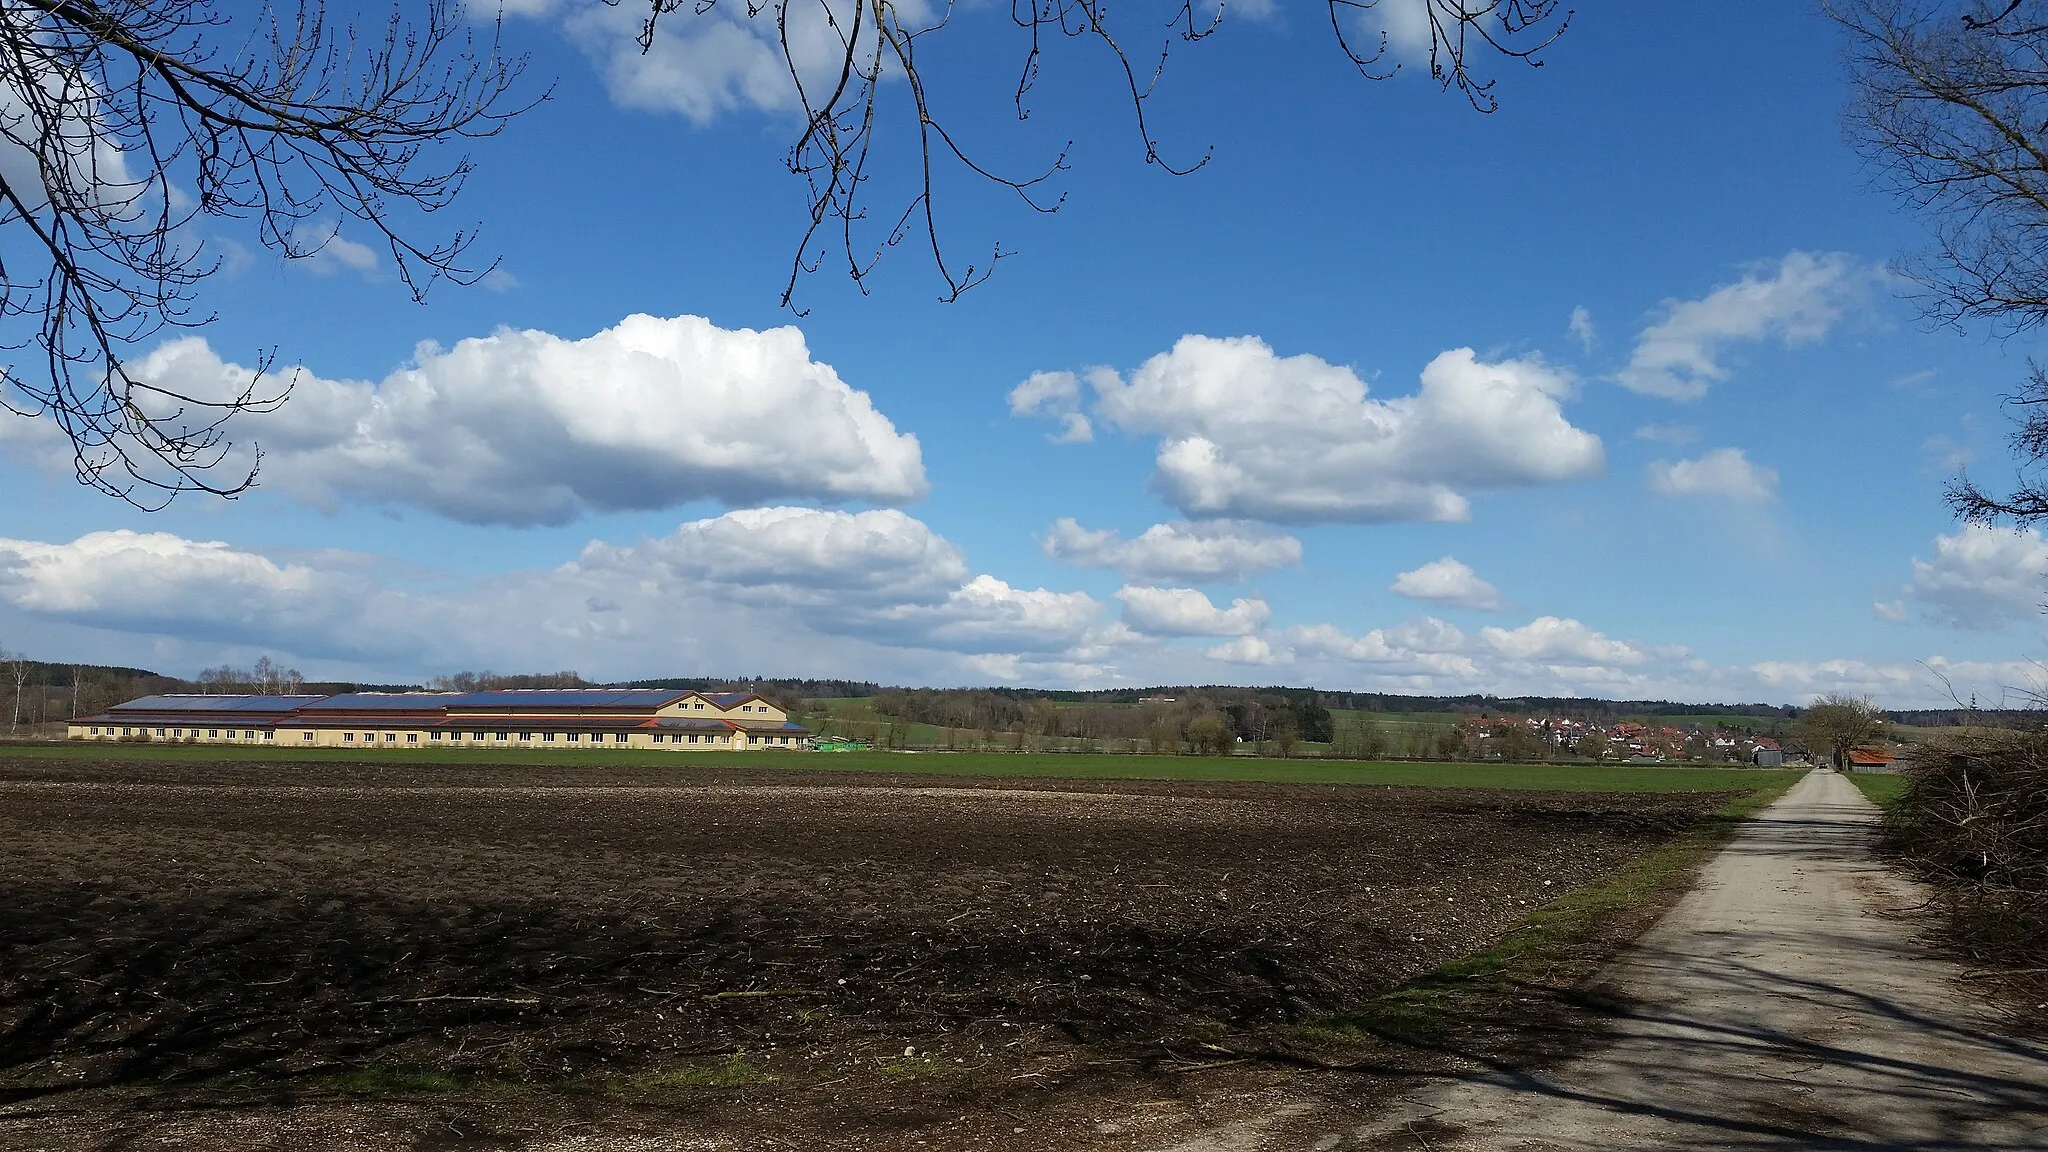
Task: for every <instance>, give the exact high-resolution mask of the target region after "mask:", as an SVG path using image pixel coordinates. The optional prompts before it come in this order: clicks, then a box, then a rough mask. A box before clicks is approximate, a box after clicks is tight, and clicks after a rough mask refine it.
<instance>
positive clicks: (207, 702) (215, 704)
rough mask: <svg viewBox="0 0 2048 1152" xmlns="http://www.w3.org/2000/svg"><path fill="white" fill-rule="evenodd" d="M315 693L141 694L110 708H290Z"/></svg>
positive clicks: (223, 709) (216, 710) (116, 710)
mask: <svg viewBox="0 0 2048 1152" xmlns="http://www.w3.org/2000/svg"><path fill="white" fill-rule="evenodd" d="M318 699H320V697H318V696H199V695H191V696H183V695H163V696H144V697H142V698H141V699H139V700H130V701H128V702H127V703H126V704H116V705H114V706H113V707H112V708H110V709H108V711H110V712H291V711H295V710H297V709H299V708H303V707H305V706H306V705H307V704H309V703H311V702H313V701H315V700H318Z"/></svg>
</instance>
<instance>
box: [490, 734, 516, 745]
mask: <svg viewBox="0 0 2048 1152" xmlns="http://www.w3.org/2000/svg"><path fill="white" fill-rule="evenodd" d="M493 735H495V736H497V738H498V742H499V743H501V744H502V743H504V742H505V741H506V740H509V739H511V738H512V734H511V733H510V732H497V733H493Z"/></svg>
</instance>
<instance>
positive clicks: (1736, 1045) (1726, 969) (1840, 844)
mask: <svg viewBox="0 0 2048 1152" xmlns="http://www.w3.org/2000/svg"><path fill="white" fill-rule="evenodd" d="M1875 815H1876V809H1875V808H1874V806H1872V805H1871V804H1870V802H1869V801H1868V800H1866V799H1864V797H1863V795H1862V793H1861V792H1859V791H1858V790H1857V789H1856V788H1855V786H1854V785H1852V784H1850V783H1849V782H1848V781H1847V780H1845V779H1843V778H1842V777H1840V776H1837V775H1835V774H1834V773H1832V772H1815V773H1812V774H1810V775H1809V776H1807V777H1806V779H1804V780H1803V781H1801V782H1800V784H1799V785H1798V786H1797V787H1796V788H1794V789H1793V791H1792V792H1791V793H1789V794H1788V795H1787V796H1785V797H1784V799H1782V800H1781V801H1779V802H1778V803H1777V804H1775V805H1773V806H1772V807H1771V808H1770V809H1768V810H1767V811H1766V812H1765V813H1764V814H1763V816H1762V817H1761V818H1760V819H1759V820H1758V821H1757V822H1755V823H1754V824H1752V825H1750V826H1749V827H1748V828H1747V829H1745V830H1744V832H1743V834H1742V835H1741V836H1740V837H1739V838H1738V839H1737V840H1736V841H1735V842H1734V843H1733V844H1732V845H1731V846H1730V847H1729V848H1728V849H1727V850H1726V851H1724V852H1723V853H1722V854H1721V855H1720V857H1719V858H1718V859H1716V860H1715V861H1714V863H1713V864H1711V865H1710V866H1709V867H1708V868H1707V869H1706V871H1705V873H1704V875H1703V876H1702V878H1701V881H1700V883H1699V885H1698V887H1697V888H1695V889H1694V891H1693V892H1692V893H1691V894H1690V895H1688V896H1687V897H1686V898H1685V899H1684V900H1683V901H1681V902H1680V903H1679V905H1678V906H1677V907H1675V908H1674V909H1673V910H1672V911H1671V912H1670V914H1669V915H1668V916H1667V917H1666V918H1665V919H1664V920H1663V921H1662V922H1661V923H1660V924H1659V925H1658V926H1657V928H1656V929H1654V930H1653V931H1652V932H1651V933H1649V934H1648V935H1646V936H1645V937H1644V938H1643V939H1642V940H1641V941H1640V942H1639V944H1638V946H1637V947H1636V948H1635V949H1634V950H1633V951H1632V952H1631V953H1630V955H1629V956H1628V957H1627V959H1626V960H1625V962H1624V963H1622V964H1621V965H1620V966H1619V968H1618V970H1617V971H1616V972H1615V974H1614V979H1615V980H1616V981H1617V982H1618V984H1619V986H1620V988H1621V990H1622V991H1623V992H1624V993H1625V994H1626V995H1627V997H1628V998H1629V999H1630V1000H1632V1001H1633V1002H1634V1005H1635V1006H1634V1008H1633V1009H1632V1011H1631V1012H1630V1013H1629V1014H1628V1016H1627V1017H1626V1018H1625V1019H1624V1020H1622V1021H1621V1022H1620V1025H1619V1029H1618V1036H1617V1038H1616V1040H1615V1042H1614V1043H1613V1044H1612V1045H1611V1046H1608V1047H1605V1048H1603V1049H1602V1050H1600V1051H1599V1052H1597V1053H1596V1054H1594V1055H1592V1056H1589V1057H1587V1058H1585V1059H1581V1060H1577V1061H1574V1062H1571V1063H1569V1064H1567V1065H1565V1066H1563V1067H1561V1068H1559V1069H1557V1070H1556V1071H1555V1072H1553V1073H1549V1074H1543V1075H1526V1074H1523V1075H1506V1074H1482V1075H1476V1076H1474V1077H1473V1078H1471V1079H1468V1080H1464V1081H1460V1082H1452V1083H1441V1082H1439V1083H1438V1084H1437V1085H1436V1086H1434V1087H1419V1088H1416V1089H1413V1090H1411V1091H1409V1092H1408V1093H1406V1094H1405V1095H1404V1096H1403V1097H1402V1098H1401V1099H1400V1100H1399V1102H1398V1103H1397V1104H1396V1105H1395V1106H1394V1107H1392V1108H1388V1109H1386V1110H1384V1112H1383V1114H1382V1115H1380V1116H1378V1117H1376V1118H1375V1119H1374V1120H1373V1121H1372V1122H1370V1123H1367V1124H1364V1125H1354V1126H1351V1127H1349V1129H1348V1130H1332V1131H1326V1132H1321V1133H1318V1131H1317V1130H1318V1128H1319V1127H1326V1128H1327V1127H1333V1126H1330V1125H1318V1123H1317V1118H1316V1117H1315V1116H1314V1115H1313V1114H1309V1113H1307V1112H1305V1111H1303V1110H1288V1109H1281V1110H1278V1111H1277V1112H1276V1114H1274V1115H1271V1116H1268V1117H1264V1118H1260V1119H1258V1120H1255V1121H1252V1122H1247V1123H1243V1124H1239V1125H1235V1126H1231V1127H1227V1128H1225V1129H1223V1130H1220V1131H1216V1132H1212V1133H1210V1134H1208V1135H1207V1136H1204V1137H1202V1138H1200V1139H1198V1140H1196V1141H1194V1142H1192V1143H1187V1142H1182V1143H1178V1144H1176V1145H1174V1148H1175V1150H1176V1152H1239V1150H1251V1149H1258V1150H1261V1152H1266V1150H1276V1152H1277V1150H1279V1149H1287V1150H1290V1152H1292V1150H1295V1149H1309V1148H1314V1149H1319V1150H1324V1152H1328V1150H1335V1149H1342V1150H1346V1152H1350V1150H1354V1149H1374V1150H1394V1149H1402V1150H1406V1149H1417V1150H1428V1152H1452V1150H1460V1152H1509V1150H1513V1152H1564V1150H1574V1152H1576V1150H1587V1152H1590V1150H1593V1149H1602V1150H1606V1149H1658V1150H1676V1152H1695V1150H1697V1152H1707V1150H1710V1149H1792V1148H1843V1149H1861V1150H1868V1152H1889V1150H1901V1152H1903V1150H1906V1149H1969V1150H1972V1152H2008V1150H2009V1152H2019V1150H2021V1149H2028V1150H2033V1152H2039V1150H2041V1149H2043V1148H2048V1047H2043V1046H2042V1045H2040V1044H2038V1043H2034V1042H2029V1041H2025V1040H2021V1039H2014V1038H2011V1033H2012V1029H2011V1027H2010V1023H2011V1022H2010V1021H2007V1020H2002V1019H1999V1018H1996V1017H1995V1016H1994V1015H1992V1013H1991V1010H1990V1009H1988V1008H1984V1007H1980V1006H1976V998H1975V997H1973V996H1971V995H1970V994H1969V993H1968V992H1966V991H1965V990H1964V989H1963V983H1962V977H1963V976H1964V975H1965V974H1964V973H1963V972H1961V971H1960V970H1959V969H1958V968H1956V966H1954V965H1953V964H1949V963H1945V962H1943V961H1941V960H1938V959H1936V958H1935V957H1934V956H1932V955H1931V954H1930V953H1929V952H1928V950H1927V949H1925V948H1923V947H1921V946H1920V945H1918V944H1917V943H1916V942H1915V941H1914V939H1913V933H1912V929H1911V927H1910V926H1909V925H1908V924H1907V923H1906V922H1904V921H1902V919H1901V915H1902V914H1903V913H1906V912H1908V911H1909V910H1911V909H1913V908H1915V907H1917V906H1919V905H1921V904H1923V903H1924V902H1925V900H1926V894H1925V893H1924V892H1923V891H1922V890H1920V889H1919V888H1918V887H1917V886H1916V885H1914V884H1912V883H1910V882H1908V881H1906V880H1904V879H1902V878H1901V877H1899V876H1898V875H1897V874H1896V873H1894V872H1892V871H1891V870H1889V869H1887V868H1885V867H1883V866H1882V865H1880V864H1878V863H1877V862H1876V861H1875V860H1874V859H1873V857H1872V855H1871V852H1870V832H1871V828H1872V821H1873V818H1874V817H1875ZM1281 1128H1285V1129H1286V1131H1284V1132H1282V1131H1280V1130H1279V1129H1281Z"/></svg>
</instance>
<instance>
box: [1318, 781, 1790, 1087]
mask: <svg viewBox="0 0 2048 1152" xmlns="http://www.w3.org/2000/svg"><path fill="white" fill-rule="evenodd" d="M1791 784H1792V782H1791V781H1785V782H1782V783H1773V784H1772V785H1770V786H1767V787H1759V788H1754V789H1752V790H1751V791H1749V792H1747V793H1746V794H1744V795H1741V796H1738V797H1736V798H1735V799H1733V800H1730V801H1729V802H1728V803H1727V804H1725V805H1723V806H1722V807H1721V808H1719V809H1717V810H1715V812H1714V813H1713V814H1712V815H1711V816H1709V817H1708V818H1707V819H1706V820H1704V821H1702V822H1701V823H1700V824H1698V825H1696V826H1695V827H1694V828H1693V829H1691V830H1690V831H1688V832H1687V833H1686V834H1685V835H1684V836H1682V837H1680V838H1679V839H1678V840H1676V841H1673V842H1672V843H1669V844H1666V845H1663V846H1662V847H1659V848H1655V849H1652V850H1651V851H1650V852H1647V853H1645V854H1644V855H1642V856H1640V857H1638V858H1636V859H1635V860H1633V861H1631V862H1630V863H1629V864H1627V865H1625V866H1624V867H1622V868H1621V869H1620V870H1619V871H1616V872H1615V873H1613V874H1612V875H1610V876H1608V877H1607V878H1606V879H1604V880H1601V881H1599V882H1598V883H1594V884H1588V885H1586V886H1584V887H1581V888H1576V889H1573V890H1572V891H1570V892H1567V893H1565V894H1564V895H1563V896H1560V897H1558V898H1557V899H1556V900H1554V901H1552V902H1550V903H1549V904H1546V905H1544V906H1543V907H1542V908H1539V909H1537V910H1536V911H1535V912H1534V913H1532V914H1531V915H1530V916H1529V918H1528V919H1526V920H1524V921H1523V922H1522V924H1521V925H1520V926H1519V927H1517V928H1515V929H1514V930H1513V931H1511V932H1509V933H1508V934H1507V935H1506V936H1505V937H1503V938H1502V939H1501V940H1500V941H1499V942H1498V943H1496V944H1494V945H1493V946H1492V947H1489V948H1486V949H1483V950H1481V951H1479V952H1474V953H1472V954H1471V955H1469V956H1464V957H1461V958H1459V959H1457V960H1453V961H1451V962H1449V963H1447V964H1444V965H1441V966H1439V967H1437V968H1435V969H1433V970H1431V971H1429V972H1427V973H1424V974H1423V975H1422V976H1420V977H1417V978H1416V979H1414V980H1411V981H1409V982H1408V983H1406V984H1404V985H1402V986H1401V987H1399V988H1396V989H1394V990H1393V991H1391V992H1387V993H1384V994H1382V995H1380V996H1377V997H1375V998H1373V999H1372V1000H1371V1001H1370V1002H1368V1003H1366V1004H1365V1005H1363V1006H1361V1007H1359V1008H1357V1009H1354V1010H1352V1011H1350V1012H1346V1013H1344V1014H1342V1015H1339V1016H1336V1017H1332V1018H1329V1019H1325V1020H1321V1021H1315V1022H1312V1023H1309V1024H1305V1025H1302V1026H1300V1030H1299V1036H1300V1039H1302V1040H1303V1041H1306V1042H1308V1043H1310V1044H1312V1045H1315V1044H1328V1043H1332V1042H1335V1043H1346V1042H1357V1041H1360V1040H1365V1039H1368V1038H1371V1039H1379V1040H1385V1041H1392V1042H1394V1043H1397V1044H1402V1045H1408V1046H1414V1047H1421V1048H1431V1049H1438V1050H1448V1049H1454V1048H1455V1049H1458V1050H1461V1051H1466V1052H1472V1053H1474V1054H1481V1055H1486V1056H1490V1057H1494V1058H1500V1059H1508V1060H1529V1059H1531V1058H1532V1057H1533V1058H1536V1059H1540V1058H1542V1057H1543V1056H1544V1055H1546V1054H1548V1053H1549V1052H1550V1051H1551V1050H1552V1049H1553V1048H1554V1047H1555V1045H1554V1044H1551V1043H1547V1042H1546V1041H1545V1040H1538V1039H1535V1037H1536V1036H1537V1035H1538V1034H1542V1036H1544V1037H1546V1038H1549V1039H1554V1038H1555V1037H1557V1036H1560V1035H1564V1034H1568V1033H1570V1032H1572V1031H1573V1030H1572V1029H1558V1028H1556V1027H1553V1025H1554V1023H1555V1017H1556V1016H1557V1015H1558V1013H1559V1012H1560V1011H1561V1010H1569V1009H1571V1008H1572V1007H1573V1005H1574V1003H1575V1002H1578V1003H1582V1002H1583V998H1582V997H1579V996H1577V995H1575V994H1576V993H1578V992H1579V986H1580V985H1581V984H1583V983H1584V982H1585V981H1586V980H1587V979H1588V978H1589V977H1591V976H1592V975H1593V974H1594V973H1595V972H1597V971H1598V969H1599V968H1600V967H1601V966H1602V965H1603V964H1604V963H1605V962H1606V961H1607V960H1608V959H1610V958H1612V957H1613V956H1614V955H1615V954H1616V953H1618V952H1619V951H1620V950H1621V949H1622V948H1625V947H1626V946H1627V945H1628V944H1629V943H1631V942H1633V941H1634V940H1635V938H1636V937H1637V936H1640V935H1641V934H1642V933H1643V932H1644V931H1645V930H1647V929H1648V928H1649V926H1650V925H1651V924H1652V923H1654V922H1655V920H1656V918H1657V917H1658V916H1660V915H1662V914H1663V912H1664V911H1665V909H1667V908H1669V907H1670V906H1671V905H1672V904H1673V903H1675V902H1676V901H1677V900H1678V898H1679V897H1680V896H1682V895H1684V894H1685V892H1686V891H1687V890H1688V889H1689V888H1690V887H1691V886H1692V880H1693V877H1694V875H1695V873H1696V872H1697V871H1698V869H1699V867H1700V865H1702V864H1703V863H1705V862H1706V860H1707V859H1708V858H1709V857H1711V856H1712V855H1713V853H1715V852H1716V851H1718V850H1719V849H1720V848H1721V847H1722V846H1723V845H1725V844H1726V843H1727V842H1728V840H1729V838H1730V837H1732V836H1733V835H1734V834H1735V831H1736V829H1737V828H1738V827H1739V826H1740V825H1741V824H1742V822H1743V821H1745V820H1747V819H1748V818H1749V817H1750V816H1752V815H1754V814H1755V813H1756V812H1757V811H1759V810H1760V809H1762V808H1763V807H1764V806H1766V805H1768V804H1769V803H1771V802H1772V801H1774V800H1776V799H1777V798H1778V797H1780V796H1782V795H1784V794H1785V792H1786V791H1787V790H1788V789H1789V788H1790V787H1791ZM1532 1004H1534V1005H1537V1007H1534V1008H1532V1007H1531V1005H1532ZM1545 1005H1547V1007H1548V1011H1545V1010H1544V1007H1545Z"/></svg>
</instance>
